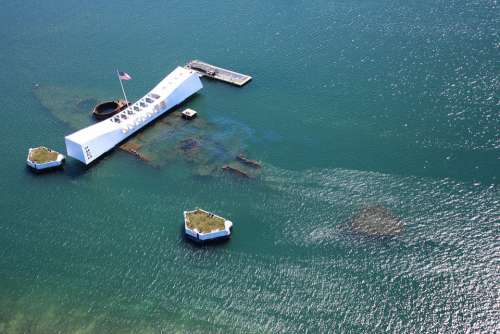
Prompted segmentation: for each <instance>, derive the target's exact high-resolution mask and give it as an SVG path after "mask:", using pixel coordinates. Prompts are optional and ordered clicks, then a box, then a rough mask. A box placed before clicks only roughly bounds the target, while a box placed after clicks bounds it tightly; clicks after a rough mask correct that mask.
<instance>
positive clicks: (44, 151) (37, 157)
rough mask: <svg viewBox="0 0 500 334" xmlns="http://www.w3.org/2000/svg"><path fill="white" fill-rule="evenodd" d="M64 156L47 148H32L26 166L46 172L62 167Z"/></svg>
mask: <svg viewBox="0 0 500 334" xmlns="http://www.w3.org/2000/svg"><path fill="white" fill-rule="evenodd" d="M64 159H65V157H64V155H62V154H61V153H59V152H56V151H53V150H51V149H50V148H47V147H45V146H39V147H34V148H30V149H29V151H28V157H27V158H26V164H28V166H30V167H31V168H33V169H34V170H39V171H41V170H45V169H50V168H56V167H60V166H61V165H62V164H63V163H64Z"/></svg>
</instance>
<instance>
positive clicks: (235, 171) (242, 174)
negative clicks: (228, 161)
mask: <svg viewBox="0 0 500 334" xmlns="http://www.w3.org/2000/svg"><path fill="white" fill-rule="evenodd" d="M222 170H223V171H226V172H230V173H232V174H234V175H237V176H240V177H243V178H250V175H248V174H247V173H245V172H244V171H242V170H239V169H237V168H234V167H231V166H229V165H224V166H222Z"/></svg>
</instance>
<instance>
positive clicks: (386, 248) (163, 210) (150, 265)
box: [0, 0, 500, 333]
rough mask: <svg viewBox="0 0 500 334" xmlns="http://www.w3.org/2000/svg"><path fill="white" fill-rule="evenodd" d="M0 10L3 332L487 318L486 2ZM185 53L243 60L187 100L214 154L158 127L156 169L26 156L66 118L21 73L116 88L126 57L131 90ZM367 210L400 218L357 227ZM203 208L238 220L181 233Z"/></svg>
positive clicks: (490, 327) (493, 10)
mask: <svg viewBox="0 0 500 334" xmlns="http://www.w3.org/2000/svg"><path fill="white" fill-rule="evenodd" d="M0 8H1V10H0V17H1V18H2V19H1V20H0V27H1V29H0V42H1V45H2V52H0V78H1V79H0V89H1V94H0V101H1V102H2V103H1V105H2V116H3V121H2V122H1V123H0V130H1V133H2V142H1V144H0V145H1V146H0V147H1V148H2V151H3V153H4V154H3V163H2V165H1V167H0V168H1V173H2V185H1V188H0V189H1V190H0V208H1V211H0V212H1V216H0V333H171V332H174V333H337V332H348V333H377V332H380V333H383V332H384V333H385V332H391V333H402V332H405V333H408V332H410V333H420V332H429V333H437V332H440V333H441V332H443V333H461V332H484V333H492V332H495V331H496V330H498V329H499V328H498V320H499V317H498V312H499V293H498V281H499V277H500V275H499V271H498V258H499V257H498V254H499V251H500V247H499V243H498V235H499V230H500V223H499V217H500V197H499V190H498V181H499V177H500V173H499V170H500V163H499V162H500V160H499V159H500V156H499V148H500V137H499V133H500V131H499V130H500V123H499V116H500V112H499V107H498V106H499V81H498V80H499V79H498V78H499V70H498V69H499V66H498V50H499V46H500V40H499V36H498V30H499V23H500V22H499V21H500V19H499V15H498V5H497V4H496V2H495V1H488V0H479V1H475V2H472V1H460V0H457V1H418V2H417V1H378V2H376V1H368V0H366V1H351V2H347V1H322V0H320V1H315V2H311V1H294V2H289V1H275V2H268V1H257V0H256V1H249V2H241V3H237V2H234V1H221V2H210V3H199V2H194V1H170V2H159V1H158V2H148V3H144V4H140V3H129V4H124V3H121V2H118V1H107V2H102V3H99V2H86V3H84V2H79V1H51V2H50V3H39V2H31V1H27V2H22V3H13V2H12V3H5V2H4V3H2V5H1V7H0ZM192 58H199V59H202V60H205V61H208V62H212V63H214V64H217V65H220V66H223V67H228V68H232V69H235V70H237V71H240V72H242V73H248V74H251V75H252V76H253V77H254V80H253V81H252V82H251V83H250V84H249V85H247V86H245V87H244V88H235V87H230V86H228V85H225V84H222V83H218V82H212V81H204V85H205V87H204V88H203V90H202V91H200V93H199V94H197V95H196V96H195V97H193V98H192V99H190V100H189V101H188V102H187V103H186V105H187V106H189V107H191V108H194V109H196V110H197V111H199V112H200V122H202V121H203V122H206V123H204V124H207V125H205V126H203V127H201V128H200V129H198V128H184V130H183V131H184V132H183V133H187V134H188V135H191V134H192V136H195V137H197V138H198V137H199V138H203V141H202V143H203V145H206V150H208V151H209V152H211V154H209V155H208V158H204V159H205V160H203V162H201V160H200V159H191V158H189V157H188V158H186V156H185V155H183V154H181V153H180V152H178V151H173V150H172V149H170V147H171V145H172V143H171V142H172V141H173V140H177V138H176V137H175V136H173V135H171V136H170V135H169V136H166V135H165V136H162V135H157V136H156V137H154V140H153V141H152V143H151V145H152V146H155V148H156V149H158V150H159V151H160V152H163V153H162V154H164V155H165V158H164V160H162V161H161V163H160V164H148V163H144V162H142V161H139V160H137V159H135V158H134V157H132V156H130V155H128V154H126V153H125V152H122V151H118V150H116V151H114V152H112V153H111V154H109V155H107V156H106V157H105V158H104V159H102V160H101V161H100V162H99V163H98V164H96V165H94V166H92V167H91V168H89V169H85V168H83V167H82V166H81V165H80V164H79V163H77V162H75V161H71V160H69V161H68V163H67V165H66V167H65V170H64V171H61V172H55V173H50V174H43V175H34V174H32V173H30V172H29V171H28V170H27V169H26V168H25V165H24V164H25V163H24V159H25V158H26V154H27V149H28V147H31V146H37V145H42V144H43V145H47V146H49V147H51V148H54V149H56V150H59V151H61V152H64V140H63V138H64V135H66V134H69V133H71V132H72V131H73V130H74V129H73V127H72V126H70V125H68V122H67V121H66V120H67V119H66V117H68V118H70V117H71V115H70V113H71V112H73V111H72V109H71V108H69V107H68V111H67V115H66V114H64V110H63V113H62V116H61V114H58V113H56V112H54V110H51V109H50V108H47V104H48V103H55V104H57V102H58V101H57V99H58V98H60V97H58V96H56V95H54V96H53V97H52V96H50V94H49V95H46V96H45V97H44V100H41V99H40V97H39V96H37V95H36V94H34V90H33V84H34V83H39V84H40V87H42V88H43V87H58V89H67V90H68V91H71V92H73V93H75V92H76V94H81V95H82V97H87V96H89V95H92V94H96V93H95V92H99V93H98V94H99V97H97V96H96V98H118V97H120V93H121V92H120V87H119V84H118V82H117V80H116V77H115V74H114V73H115V72H114V71H115V70H116V68H119V69H120V70H124V71H127V72H128V73H130V74H131V75H132V77H133V80H132V81H130V82H127V83H126V89H127V92H128V95H129V98H138V97H140V96H142V95H143V93H144V92H146V91H147V90H148V89H150V88H151V87H152V86H153V85H154V84H155V83H156V82H157V81H159V80H160V79H161V78H162V77H163V76H164V75H165V74H167V73H168V72H170V71H171V70H172V69H173V68H174V67H175V66H177V65H182V64H184V63H185V62H186V61H187V60H189V59H192ZM172 116H173V115H172ZM168 117H169V116H167V117H166V118H165V119H164V121H166V122H168ZM91 123H92V120H91V119H90V118H89V119H88V124H91ZM155 129H157V128H155V127H153V128H150V129H147V130H146V131H144V133H143V134H142V135H143V136H144V137H147V136H148V134H150V133H155V132H154V131H156V130H155ZM186 129H187V130H186ZM148 131H149V132H148ZM151 137H152V136H151ZM169 145H170V146H169ZM239 152H243V153H245V154H247V156H249V157H250V158H252V159H256V160H259V161H261V162H262V164H263V168H262V171H261V172H260V173H258V174H257V175H256V176H255V177H254V178H252V179H250V180H242V179H240V178H237V177H232V176H231V175H225V174H223V173H222V172H220V171H217V170H213V169H210V168H212V167H210V168H208V170H209V172H208V173H206V172H204V173H200V172H199V171H200V170H203V171H206V170H207V167H206V166H207V165H209V166H220V165H222V164H224V163H226V162H227V161H226V160H227V159H228V157H229V156H230V155H234V154H236V153H239ZM206 159H208V160H209V162H208V163H207V162H206ZM370 205H382V206H384V207H386V208H388V209H390V210H391V211H392V212H393V213H394V214H396V215H398V216H399V217H400V218H401V219H402V220H403V221H404V223H405V229H404V231H403V233H402V234H400V235H398V236H395V237H391V238H379V237H370V236H366V235H362V234H358V233H356V232H355V231H353V230H352V229H351V228H350V222H351V220H352V218H353V217H354V216H355V215H356V213H357V212H359V210H361V209H362V208H363V207H366V206H370ZM196 206H199V207H202V208H205V209H208V210H212V211H214V212H217V213H220V214H222V215H224V216H226V217H228V218H230V219H231V220H232V221H233V222H234V223H235V228H234V234H233V237H232V239H231V240H230V241H229V242H227V243H224V244H220V245H214V246H210V247H196V246H193V245H191V244H190V243H187V242H185V240H183V238H182V233H181V232H182V231H181V224H182V211H183V210H184V209H187V208H193V207H196Z"/></svg>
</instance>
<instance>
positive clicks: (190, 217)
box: [186, 210, 225, 233]
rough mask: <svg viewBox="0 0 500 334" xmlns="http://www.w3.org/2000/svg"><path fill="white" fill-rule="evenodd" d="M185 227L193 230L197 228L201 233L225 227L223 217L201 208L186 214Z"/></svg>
mask: <svg viewBox="0 0 500 334" xmlns="http://www.w3.org/2000/svg"><path fill="white" fill-rule="evenodd" d="M186 216H187V223H186V224H187V227H189V228H190V229H192V230H194V229H197V230H198V231H199V232H201V233H208V232H212V231H217V230H223V229H224V228H225V225H224V221H225V220H224V219H222V218H219V217H215V216H213V215H211V214H209V213H206V212H204V211H201V210H196V211H194V212H190V213H188V214H186Z"/></svg>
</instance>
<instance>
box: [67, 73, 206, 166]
mask: <svg viewBox="0 0 500 334" xmlns="http://www.w3.org/2000/svg"><path fill="white" fill-rule="evenodd" d="M202 87H203V85H202V83H201V81H200V78H199V76H198V75H197V74H196V72H194V71H192V70H189V69H185V68H182V67H177V68H176V69H175V70H174V71H173V72H172V73H170V74H169V75H167V76H166V77H165V78H164V79H163V80H162V81H160V83H158V85H156V87H155V88H153V89H152V90H151V91H150V92H148V93H147V94H146V95H145V96H144V97H142V98H141V99H139V100H138V101H137V102H136V103H134V104H132V105H130V106H129V107H128V108H126V109H125V110H123V111H121V112H119V113H117V114H116V115H114V116H113V117H110V118H108V119H107V120H105V121H102V122H99V123H97V124H94V125H91V126H89V127H86V128H84V129H81V130H79V131H77V132H74V133H72V134H70V135H68V136H66V137H65V142H66V151H67V154H68V156H70V157H72V158H75V159H77V160H80V161H81V162H83V163H84V164H86V165H88V164H90V163H91V162H92V161H94V160H96V159H97V158H99V157H100V156H101V155H103V154H104V153H106V152H107V151H109V150H111V149H112V148H113V147H115V146H116V145H117V144H119V143H120V142H122V141H123V140H124V139H126V138H128V137H130V136H131V135H132V134H134V133H135V132H137V131H139V130H140V129H141V128H143V127H144V126H145V125H147V124H149V123H151V122H153V121H154V120H155V119H156V118H158V117H159V116H161V115H163V114H165V113H166V112H167V111H168V110H170V109H172V108H173V107H175V106H176V105H178V104H180V103H182V102H183V101H184V100H185V99H187V98H188V97H190V96H191V95H193V94H194V93H196V92H197V91H199V90H200V89H201V88H202Z"/></svg>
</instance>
